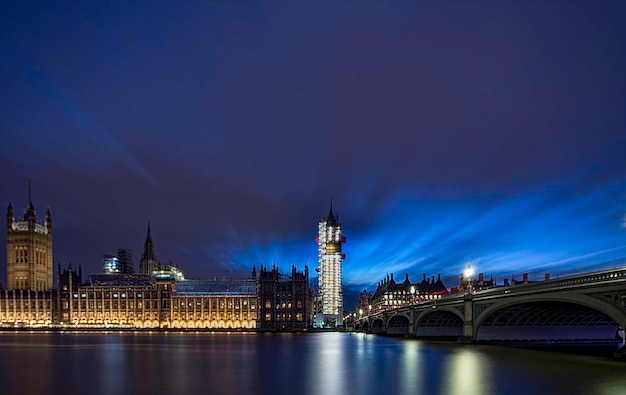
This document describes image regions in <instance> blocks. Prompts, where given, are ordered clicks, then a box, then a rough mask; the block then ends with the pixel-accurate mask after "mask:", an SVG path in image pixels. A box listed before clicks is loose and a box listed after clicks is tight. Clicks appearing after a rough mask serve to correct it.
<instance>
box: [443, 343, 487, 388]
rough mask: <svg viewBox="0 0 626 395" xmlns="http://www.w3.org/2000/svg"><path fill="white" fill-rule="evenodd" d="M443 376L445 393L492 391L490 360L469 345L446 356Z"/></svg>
mask: <svg viewBox="0 0 626 395" xmlns="http://www.w3.org/2000/svg"><path fill="white" fill-rule="evenodd" d="M443 377H444V378H445V385H444V392H445V393H446V394H450V395H487V394H492V393H493V389H492V385H491V383H492V382H493V380H492V377H491V361H489V359H487V358H485V356H484V355H482V354H481V353H480V352H479V351H477V350H476V349H472V348H470V346H468V347H464V348H463V349H460V350H459V351H458V352H456V353H454V354H452V355H450V356H449V357H448V359H447V363H446V366H445V367H444V375H443Z"/></svg>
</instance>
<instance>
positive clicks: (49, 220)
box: [46, 207, 52, 233]
mask: <svg viewBox="0 0 626 395" xmlns="http://www.w3.org/2000/svg"><path fill="white" fill-rule="evenodd" d="M46 230H47V231H48V233H52V215H51V214H50V207H48V209H47V210H46Z"/></svg>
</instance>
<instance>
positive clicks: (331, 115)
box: [0, 1, 626, 309]
mask: <svg viewBox="0 0 626 395" xmlns="http://www.w3.org/2000/svg"><path fill="white" fill-rule="evenodd" d="M15 3H17V2H15ZM624 20H626V6H624V4H623V3H622V2H613V3H608V2H597V1H593V2H549V3H541V2H534V1H533V2H485V3H480V2H471V3H467V2H459V3H453V2H445V3H435V2H416V3H414V2H371V1H368V2H341V3H335V2H323V3H317V2H311V3H304V2H297V3H296V4H291V3H287V2H271V3H252V2H242V3H231V2H223V3H222V2H217V3H208V2H182V3H178V2H172V3H165V2H137V3H130V4H128V3H125V4H114V5H85V6H67V7H66V6H62V5H59V3H57V2H51V3H43V4H41V5H39V6H36V5H33V4H32V3H28V4H24V5H21V4H19V5H15V4H4V5H2V6H1V9H0V79H1V80H0V81H1V87H2V89H0V133H1V134H0V153H1V156H0V169H1V170H2V172H1V174H2V181H1V182H0V204H1V206H2V207H3V208H5V207H6V206H7V204H8V201H9V200H11V201H12V202H13V205H14V207H15V209H16V212H17V213H18V214H20V213H21V212H22V211H23V210H24V209H25V208H26V205H27V203H28V201H27V200H28V197H27V179H28V177H31V178H32V182H33V187H32V191H33V201H34V204H35V208H36V209H37V213H38V215H39V216H40V217H41V218H43V214H44V213H45V209H46V207H47V206H50V209H51V211H52V216H53V221H54V260H55V263H56V262H61V263H62V265H66V264H67V263H68V262H70V261H71V262H72V263H73V264H74V265H77V264H82V266H83V268H84V270H85V271H86V272H96V271H99V270H100V266H101V256H102V254H105V253H114V252H115V250H116V249H117V248H118V247H126V248H131V249H132V250H134V253H135V266H136V267H138V261H139V258H140V255H141V252H142V249H143V241H144V238H145V232H146V226H147V223H148V221H149V220H150V221H151V223H152V235H153V239H154V242H155V248H156V254H157V257H158V258H159V259H161V260H162V261H173V262H175V263H178V264H179V265H180V267H181V268H182V269H183V270H184V271H185V272H186V274H187V275H188V276H190V277H207V276H218V277H221V276H224V275H236V274H237V275H239V274H241V275H243V274H244V271H245V274H247V273H248V270H249V269H250V268H251V267H252V265H253V264H254V263H256V264H258V263H260V262H263V263H266V264H272V263H274V262H276V263H277V264H278V265H279V267H281V268H282V269H283V270H288V269H289V268H290V266H291V264H292V263H296V265H297V266H298V267H299V268H302V266H303V265H304V263H305V262H306V263H308V264H309V266H310V267H311V270H312V269H313V268H314V267H315V266H316V259H317V258H316V253H317V252H316V245H315V242H314V238H315V236H316V231H317V222H318V221H319V220H320V219H321V217H322V216H323V215H324V214H325V213H326V212H327V210H328V203H329V199H330V197H332V198H333V199H334V202H335V203H334V207H335V211H336V212H338V213H339V215H340V219H341V222H342V223H343V225H344V232H345V234H346V236H347V243H346V245H345V252H346V255H347V259H346V261H345V266H344V284H345V285H346V288H347V291H346V293H347V294H350V292H351V291H350V290H353V291H354V290H358V289H362V288H363V287H369V288H371V287H373V286H374V285H375V284H376V282H377V281H378V280H380V279H382V278H383V277H384V276H385V275H386V273H395V274H396V276H397V277H400V276H401V277H403V276H404V273H405V272H408V273H409V274H410V275H411V278H412V279H414V280H417V279H419V278H421V273H423V272H426V273H428V275H429V276H430V275H433V274H436V273H438V272H441V273H442V275H443V276H444V279H446V285H448V286H455V285H456V278H457V276H458V274H459V273H460V272H461V271H462V268H463V267H464V266H465V265H466V264H468V263H472V264H473V265H475V266H476V267H477V270H478V271H480V272H485V273H486V274H488V275H489V274H493V275H494V276H496V277H498V278H502V277H505V276H506V277H510V276H511V275H512V274H516V275H517V276H519V277H521V273H524V272H529V273H531V279H532V278H539V277H543V273H544V272H550V273H552V274H553V275H557V274H559V273H561V274H566V273H568V272H572V271H585V270H590V269H592V268H595V267H603V266H607V265H611V266H612V265H613V264H614V260H618V264H624V263H623V261H622V259H623V257H625V256H626V248H625V247H626V244H625V242H626V231H625V226H624V224H625V221H626V217H624V212H626V178H625V176H626V127H625V124H626V122H625V121H626V23H624ZM0 248H1V250H0V252H1V253H2V256H4V254H5V251H4V250H5V233H2V235H1V236H0ZM226 271H228V274H227V273H226ZM312 271H313V270H312ZM5 276H6V273H5V270H4V265H3V266H2V270H1V275H0V281H2V282H4V281H5ZM352 303H353V301H352V300H348V301H346V305H347V306H346V307H347V308H348V309H350V308H351V307H352Z"/></svg>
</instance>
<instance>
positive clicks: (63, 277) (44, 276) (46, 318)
mask: <svg viewBox="0 0 626 395" xmlns="http://www.w3.org/2000/svg"><path fill="white" fill-rule="evenodd" d="M29 200H30V198H29ZM6 268H7V287H6V289H2V288H1V287H0V329H19V328H28V329H37V328H39V329H68V330H73V329H77V330H83V329H86V330H88V329H93V330H98V329H127V330H144V329H145V330H241V331H305V330H308V329H309V328H310V327H311V326H312V322H313V318H312V317H313V307H312V306H313V293H312V292H313V291H312V289H311V288H310V287H309V275H308V268H307V267H305V269H304V271H302V272H300V271H297V270H296V268H295V266H293V267H292V272H291V276H286V275H282V274H281V273H280V272H279V271H278V269H277V268H276V267H274V268H273V269H272V270H270V271H268V270H267V269H266V268H265V267H263V266H261V267H260V270H259V271H258V272H257V270H256V267H254V268H253V269H252V274H251V276H250V277H249V278H241V279H215V280H187V279H184V276H182V272H181V271H180V270H178V268H175V267H173V266H172V265H160V264H159V263H158V261H157V260H156V256H155V254H154V247H153V243H152V237H151V233H150V227H149V226H148V234H147V237H146V242H145V245H144V253H143V255H142V262H141V263H140V273H139V274H131V273H128V270H126V271H125V272H126V273H98V274H91V275H89V276H87V278H86V279H85V281H83V274H82V269H81V267H80V266H79V267H78V269H74V268H73V267H72V265H71V263H70V264H69V265H68V267H67V268H66V269H63V270H62V269H61V266H60V265H58V266H57V270H56V279H57V289H53V270H52V218H51V214H50V210H49V209H48V211H47V213H46V217H45V221H44V222H43V223H38V222H37V218H36V214H35V208H34V206H33V204H32V201H29V206H28V209H27V211H26V214H25V216H24V220H23V221H20V222H17V221H15V218H14V212H13V207H12V205H11V204H10V203H9V207H8V209H7V263H6Z"/></svg>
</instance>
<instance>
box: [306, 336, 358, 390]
mask: <svg viewBox="0 0 626 395" xmlns="http://www.w3.org/2000/svg"><path fill="white" fill-rule="evenodd" d="M320 335H323V336H317V342H316V345H317V347H316V350H315V351H313V352H314V362H313V374H312V375H311V376H312V377H313V378H314V379H313V380H314V382H312V383H310V384H312V385H311V386H310V387H309V388H316V389H317V390H313V391H312V392H311V393H318V394H322V393H323V394H328V395H332V394H346V393H348V392H347V388H346V387H345V385H346V380H345V374H346V372H345V371H344V358H346V357H348V356H349V355H346V354H345V353H344V349H343V346H344V343H345V336H344V334H342V333H322V334H320Z"/></svg>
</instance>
